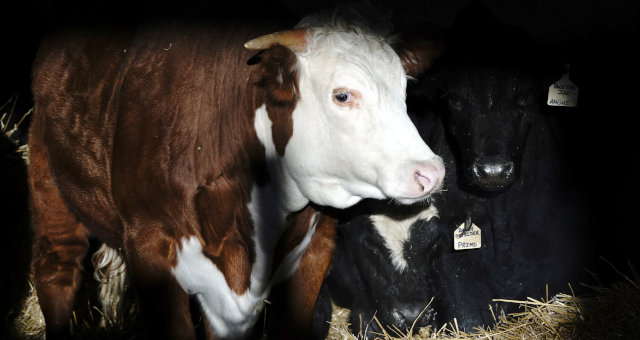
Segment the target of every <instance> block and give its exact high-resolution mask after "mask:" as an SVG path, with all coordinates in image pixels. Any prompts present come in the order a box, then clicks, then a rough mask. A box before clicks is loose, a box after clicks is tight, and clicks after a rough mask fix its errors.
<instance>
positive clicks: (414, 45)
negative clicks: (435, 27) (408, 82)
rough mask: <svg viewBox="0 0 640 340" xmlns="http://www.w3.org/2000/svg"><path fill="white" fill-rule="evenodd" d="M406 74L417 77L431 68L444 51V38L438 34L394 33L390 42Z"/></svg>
mask: <svg viewBox="0 0 640 340" xmlns="http://www.w3.org/2000/svg"><path fill="white" fill-rule="evenodd" d="M391 47H393V49H394V50H395V51H396V53H397V54H398V56H399V57H400V60H401V61H402V66H403V67H404V70H405V72H406V73H407V75H408V76H410V77H413V78H418V77H419V76H420V75H422V74H423V73H425V72H426V71H428V70H429V69H430V68H431V65H432V64H433V62H434V61H435V60H436V59H437V58H438V57H439V56H440V55H442V53H443V52H444V47H445V44H444V39H443V38H442V37H440V36H439V34H429V35H427V34H416V33H414V34H407V33H399V34H396V35H395V36H394V37H393V39H392V42H391Z"/></svg>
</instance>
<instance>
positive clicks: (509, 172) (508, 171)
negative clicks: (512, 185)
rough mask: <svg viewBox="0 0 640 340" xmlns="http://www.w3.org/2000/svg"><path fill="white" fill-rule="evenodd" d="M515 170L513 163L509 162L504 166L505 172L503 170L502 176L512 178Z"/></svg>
mask: <svg viewBox="0 0 640 340" xmlns="http://www.w3.org/2000/svg"><path fill="white" fill-rule="evenodd" d="M514 168H515V166H514V164H513V162H507V163H505V164H504V170H502V174H503V175H504V176H505V177H508V176H511V175H512V174H513V169H514Z"/></svg>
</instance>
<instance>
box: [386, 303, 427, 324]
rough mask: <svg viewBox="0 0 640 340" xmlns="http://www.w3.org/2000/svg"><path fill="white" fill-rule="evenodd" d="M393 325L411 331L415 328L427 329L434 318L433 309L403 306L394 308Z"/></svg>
mask: <svg viewBox="0 0 640 340" xmlns="http://www.w3.org/2000/svg"><path fill="white" fill-rule="evenodd" d="M391 314H392V319H393V325H394V326H397V327H399V328H400V329H403V328H404V329H410V328H411V327H412V326H415V328H416V329H418V328H420V327H425V326H427V325H428V324H429V322H430V321H431V318H432V314H433V313H432V309H430V308H427V310H424V307H422V308H420V307H419V306H403V307H399V308H393V310H392V313H391Z"/></svg>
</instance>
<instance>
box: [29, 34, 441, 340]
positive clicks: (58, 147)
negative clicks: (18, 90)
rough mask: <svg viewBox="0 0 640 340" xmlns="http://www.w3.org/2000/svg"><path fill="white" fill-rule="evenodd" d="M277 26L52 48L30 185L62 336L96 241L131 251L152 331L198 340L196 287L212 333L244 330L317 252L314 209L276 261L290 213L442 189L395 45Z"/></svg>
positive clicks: (53, 318) (50, 319)
mask: <svg viewBox="0 0 640 340" xmlns="http://www.w3.org/2000/svg"><path fill="white" fill-rule="evenodd" d="M271 32H272V31H264V30H260V29H259V28H255V27H253V28H250V27H249V26H245V25H234V26H224V25H198V26H193V25H189V26H188V27H187V26H181V25H175V26H164V27H159V26H155V27H147V28H145V29H140V30H137V31H135V32H130V33H127V32H124V31H117V32H113V31H112V32H103V31H100V32H98V31H85V32H83V33H79V31H75V33H74V32H66V33H60V34H57V35H55V36H51V37H49V38H48V39H47V40H45V42H44V43H43V44H42V46H41V48H40V51H39V52H38V56H37V59H36V62H35V64H34V70H33V75H34V78H33V93H34V96H35V113H34V117H33V122H32V126H31V131H30V166H29V175H30V188H31V190H32V208H33V215H34V216H33V224H34V229H35V244H34V259H33V270H34V277H35V285H36V288H37V292H38V297H39V300H40V304H41V307H42V311H43V313H44V316H45V320H46V324H47V334H48V336H49V337H54V336H57V335H64V334H65V333H68V332H69V330H68V328H69V327H68V325H69V317H70V315H71V312H72V308H73V305H74V296H75V294H76V291H77V289H78V287H79V284H80V276H81V274H80V272H81V270H82V265H81V263H82V259H83V257H84V256H85V255H86V253H87V250H88V237H89V236H90V235H92V236H95V237H97V238H99V239H100V240H102V241H103V242H105V243H106V244H108V245H109V246H111V247H113V248H115V249H118V250H120V252H121V254H122V255H123V257H124V258H125V261H126V264H127V268H128V271H129V273H130V275H131V277H132V281H133V283H134V285H135V287H136V290H137V293H138V295H139V298H140V304H141V308H142V312H143V315H144V319H145V323H146V325H147V331H148V332H149V334H150V336H151V338H193V337H194V336H195V331H194V327H193V325H192V323H191V319H190V314H189V296H190V295H193V296H195V297H196V298H197V300H198V301H199V303H200V307H201V309H202V311H203V314H204V315H205V316H206V322H207V324H208V325H209V326H210V331H211V332H212V333H213V334H214V337H219V338H238V337H242V336H243V335H244V334H245V333H246V332H247V331H248V330H249V329H250V328H251V327H252V325H253V324H254V323H255V321H256V318H257V316H258V314H259V313H260V311H261V309H262V306H263V301H264V299H265V297H266V296H267V295H268V294H269V291H270V289H271V287H272V285H273V284H274V283H275V282H277V281H279V280H283V279H286V278H288V277H291V276H292V275H293V274H294V273H295V272H296V270H297V266H298V265H299V264H300V262H301V260H300V259H301V256H302V255H303V254H304V253H305V251H306V250H307V246H308V244H309V243H310V242H311V239H312V236H313V234H314V231H315V227H316V224H317V221H318V219H319V218H318V215H317V213H313V214H315V215H313V216H311V217H310V218H309V219H308V220H310V221H311V223H310V224H309V225H307V226H306V227H305V228H304V229H303V235H299V236H300V237H291V240H295V242H293V244H291V245H290V246H289V248H288V251H287V253H286V254H284V255H283V256H279V258H280V259H279V260H278V262H277V263H275V262H274V251H275V247H276V243H277V242H278V239H279V238H280V236H281V235H282V233H283V231H284V230H285V227H286V225H287V223H285V218H286V217H287V216H288V215H289V214H291V213H294V212H299V211H301V210H302V209H304V208H305V206H307V204H308V203H309V202H313V203H316V204H319V205H326V206H331V207H336V208H345V207H349V206H351V205H353V204H355V203H357V202H358V201H360V200H361V199H363V198H368V197H372V198H380V199H382V198H392V199H395V200H396V201H398V202H400V203H412V202H415V201H418V200H423V199H424V198H425V197H428V195H429V194H430V193H432V192H434V191H436V190H438V189H439V188H440V187H441V183H442V180H443V176H444V167H443V164H442V161H441V159H440V157H438V156H436V155H434V154H433V152H431V150H430V149H429V147H428V146H427V145H426V144H425V143H424V142H423V141H422V139H421V138H420V136H419V135H418V132H417V131H416V129H415V127H414V126H413V125H412V123H411V121H410V120H409V118H408V117H407V114H406V105H405V102H404V99H405V87H406V82H407V73H406V72H405V70H404V69H403V62H402V61H401V58H399V57H398V54H397V53H396V52H395V51H394V50H393V49H392V48H391V47H390V45H389V44H388V43H387V42H386V40H385V38H384V37H381V36H378V35H375V34H372V33H368V32H367V30H366V29H365V28H363V27H357V26H353V27H352V26H348V25H347V24H345V23H343V22H340V21H337V22H333V23H329V24H326V25H324V26H322V25H314V26H313V27H305V26H302V27H298V28H296V29H293V30H288V31H280V32H278V33H275V34H267V35H265V36H262V35H263V34H265V33H271ZM256 36H261V37H260V38H258V39H254V40H251V41H249V40H250V39H251V38H254V37H256ZM245 41H249V42H247V43H246V44H245V45H244V46H243V43H244V42H245ZM245 47H246V48H245ZM401 55H406V56H408V57H410V58H408V59H407V64H406V65H408V66H411V68H412V69H416V68H417V67H416V66H419V63H421V62H423V61H426V60H420V59H421V58H419V57H418V56H420V55H422V54H420V53H419V51H417V50H414V51H402V53H401Z"/></svg>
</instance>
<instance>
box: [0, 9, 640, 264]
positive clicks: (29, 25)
mask: <svg viewBox="0 0 640 340" xmlns="http://www.w3.org/2000/svg"><path fill="white" fill-rule="evenodd" d="M480 2H481V3H484V4H485V5H486V6H488V7H489V8H490V9H491V10H492V11H493V13H494V15H495V16H496V18H497V19H498V20H500V21H502V22H503V23H505V24H508V25H514V26H518V27H521V28H523V29H525V30H526V31H527V32H529V33H530V34H531V35H532V36H533V37H534V38H536V39H537V40H538V41H539V42H541V43H543V44H546V45H547V47H548V49H547V51H548V53H550V54H552V55H553V56H554V57H556V58H557V60H558V62H561V63H568V64H571V79H572V80H573V81H574V83H576V85H577V86H578V87H579V88H580V96H579V99H578V101H579V104H578V107H577V108H575V109H569V108H551V109H549V112H548V114H551V115H555V116H557V118H558V119H559V121H560V122H561V123H562V124H561V126H562V133H563V135H564V136H565V137H566V140H567V142H568V143H567V144H566V150H565V152H566V157H567V159H568V160H570V164H571V166H572V171H573V173H574V174H575V176H574V179H575V181H576V182H577V183H579V184H580V186H581V188H582V189H583V190H584V192H585V198H586V200H587V201H588V202H589V203H588V204H589V208H590V210H591V211H592V213H593V215H592V219H591V220H592V222H593V224H592V225H593V226H592V227H589V228H590V229H589V230H585V234H587V235H591V236H589V237H593V238H597V239H596V240H595V241H596V242H597V243H598V245H599V246H598V247H599V251H598V253H599V254H601V255H603V256H605V257H606V258H608V259H609V260H611V262H613V263H614V264H615V265H616V266H618V267H620V269H622V270H624V269H625V268H626V261H627V260H631V261H633V262H635V263H638V262H640V261H639V260H638V259H640V256H639V254H640V238H638V234H639V233H638V231H637V230H638V228H639V226H638V222H637V220H638V216H637V213H636V211H640V206H638V203H639V202H640V201H639V200H638V199H636V197H637V194H638V191H639V189H640V185H639V184H638V183H639V182H640V180H639V178H638V177H639V176H638V173H639V171H638V170H639V167H638V165H637V163H638V162H637V158H638V155H639V152H638V146H640V143H638V142H637V136H638V135H640V131H639V129H638V128H637V126H638V124H637V122H636V116H637V115H638V114H639V110H638V109H637V104H636V101H635V99H636V98H638V97H639V96H640V91H638V90H640V88H639V86H638V79H639V78H638V75H639V74H638V73H639V72H638V63H639V62H640V59H639V58H638V52H637V46H638V43H639V39H638V34H637V31H638V19H640V17H639V15H638V8H639V7H640V6H639V5H640V1H637V0H571V1H566V0H565V1H563V0H543V1H524V0H486V1H480ZM339 3H343V2H342V1H328V0H327V1H319V0H318V1H314V2H308V1H297V0H278V1H275V0H271V1H247V0H244V1H234V0H232V1H227V2H225V3H224V4H221V3H220V2H217V1H209V2H202V1H192V0H187V1H123V0H111V1H107V0H100V1H86V0H84V1H80V0H78V1H21V2H17V1H15V0H14V1H11V0H10V3H7V2H4V3H3V4H2V5H0V105H2V104H4V103H5V102H6V101H8V100H9V99H10V98H13V100H14V101H15V100H16V98H17V102H16V109H15V113H14V114H18V115H19V114H21V113H23V112H26V111H27V110H28V109H29V108H31V106H32V102H31V94H30V91H29V82H30V65H31V63H32V61H33V58H34V56H35V52H36V50H37V47H38V44H39V41H40V39H41V38H42V35H43V34H44V33H45V32H47V31H48V30H51V29H53V28H56V27H58V26H63V25H75V24H83V25H87V24H88V25H101V24H113V23H117V24H124V25H133V24H136V23H138V22H142V21H146V20H154V19H158V18H165V19H171V18H177V17H182V18H194V19H197V18H207V17H220V18H234V17H237V18H242V17H260V18H262V19H265V18H267V19H270V18H273V20H281V18H282V17H287V18H291V19H292V20H293V22H295V21H297V19H298V18H300V17H302V16H304V15H305V14H307V13H309V12H312V11H314V10H318V9H324V8H328V7H331V6H333V5H335V4H339ZM378 3H381V4H383V5H385V6H387V7H388V8H389V13H390V14H391V15H393V18H394V19H395V20H396V22H402V23H407V24H408V23H411V22H418V21H430V22H433V23H435V24H437V25H439V26H442V27H446V26H448V25H450V24H451V23H452V21H453V19H454V18H455V16H456V14H457V13H458V12H459V11H460V9H462V8H463V7H465V6H467V5H468V4H469V3H470V1H465V0H439V1H419V0H412V1H391V0H387V1H379V2H378ZM486 39H487V40H492V39H497V38H496V37H491V36H487V37H486ZM504 44H509V42H508V41H505V42H504ZM478 53H482V51H478ZM16 95H17V97H16ZM6 111H7V109H6V108H5V109H3V110H2V112H6ZM24 127H26V125H25V126H24ZM19 137H20V136H19ZM22 138H23V139H24V138H25V136H24V135H22ZM604 270H606V269H602V268H598V269H595V270H594V271H596V272H599V271H604Z"/></svg>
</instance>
